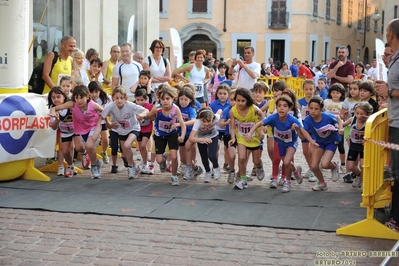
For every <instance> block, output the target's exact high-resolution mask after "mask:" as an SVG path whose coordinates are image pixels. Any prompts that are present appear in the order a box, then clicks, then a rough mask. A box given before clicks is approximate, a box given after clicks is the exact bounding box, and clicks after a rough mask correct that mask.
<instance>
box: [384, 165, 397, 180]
mask: <svg viewBox="0 0 399 266" xmlns="http://www.w3.org/2000/svg"><path fill="white" fill-rule="evenodd" d="M394 180H395V179H394V177H393V173H392V168H391V167H389V166H388V165H385V166H384V182H391V181H394Z"/></svg>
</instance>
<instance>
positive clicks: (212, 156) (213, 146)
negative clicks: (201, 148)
mask: <svg viewBox="0 0 399 266" xmlns="http://www.w3.org/2000/svg"><path fill="white" fill-rule="evenodd" d="M217 150H219V139H218V137H214V138H212V143H210V144H208V157H209V160H210V161H211V162H212V165H213V168H214V169H215V168H219V162H218V158H219V157H218V156H217V155H216V154H217V153H216V151H217Z"/></svg>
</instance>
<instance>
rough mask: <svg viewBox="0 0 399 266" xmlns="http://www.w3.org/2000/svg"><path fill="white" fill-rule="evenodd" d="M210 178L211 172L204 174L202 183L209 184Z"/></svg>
mask: <svg viewBox="0 0 399 266" xmlns="http://www.w3.org/2000/svg"><path fill="white" fill-rule="evenodd" d="M211 178H212V171H209V172H206V173H205V177H204V183H209V182H211Z"/></svg>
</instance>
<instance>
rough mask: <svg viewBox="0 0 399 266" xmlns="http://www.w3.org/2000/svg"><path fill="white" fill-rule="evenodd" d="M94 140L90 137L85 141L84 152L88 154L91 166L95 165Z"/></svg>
mask: <svg viewBox="0 0 399 266" xmlns="http://www.w3.org/2000/svg"><path fill="white" fill-rule="evenodd" d="M95 142H96V140H95V139H94V138H93V137H92V136H88V137H87V140H86V150H87V153H88V154H89V158H90V162H91V165H97V153H96V149H95V147H94V144H95Z"/></svg>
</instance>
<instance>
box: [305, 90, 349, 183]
mask: <svg viewBox="0 0 399 266" xmlns="http://www.w3.org/2000/svg"><path fill="white" fill-rule="evenodd" d="M308 108H309V115H308V116H307V117H306V118H305V119H304V121H303V122H304V129H305V130H306V131H307V132H309V134H311V135H313V136H314V137H315V140H316V143H317V144H318V148H315V149H314V150H313V152H312V155H311V164H310V168H311V169H312V171H313V173H314V175H315V176H316V177H317V179H318V182H317V184H316V185H314V186H313V187H312V190H314V191H320V190H327V182H326V181H325V180H324V177H323V173H322V172H321V170H320V161H321V167H323V168H324V169H331V179H332V181H334V182H337V181H338V180H339V165H337V164H336V163H333V162H332V158H333V157H334V154H335V151H336V149H337V144H338V143H339V142H340V141H341V139H342V136H340V135H343V134H344V130H343V128H342V121H341V119H340V118H339V116H336V115H333V114H331V113H325V112H323V110H324V102H323V99H322V98H321V97H319V96H313V97H312V98H311V99H310V101H309V104H308ZM337 124H338V130H337V128H336V125H337Z"/></svg>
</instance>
